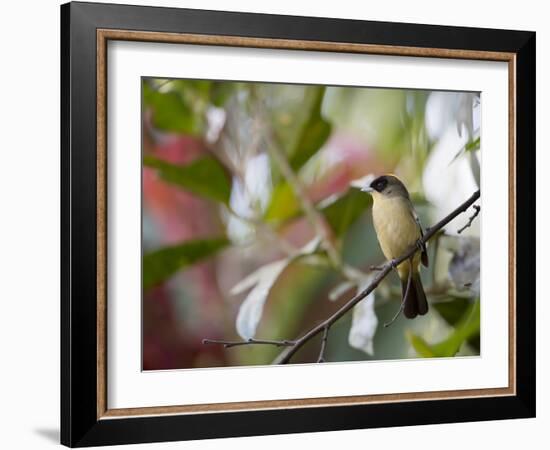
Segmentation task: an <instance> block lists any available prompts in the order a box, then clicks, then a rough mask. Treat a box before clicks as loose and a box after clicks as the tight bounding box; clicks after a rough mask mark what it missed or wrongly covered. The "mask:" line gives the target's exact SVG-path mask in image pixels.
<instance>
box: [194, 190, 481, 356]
mask: <svg viewBox="0 0 550 450" xmlns="http://www.w3.org/2000/svg"><path fill="white" fill-rule="evenodd" d="M479 198H480V191H479V190H478V191H476V192H474V193H473V194H472V196H471V197H470V198H469V199H468V200H466V201H465V202H464V203H462V204H461V205H460V206H458V207H457V208H456V209H455V210H454V211H453V212H451V213H450V214H449V215H447V216H446V217H444V218H443V219H441V220H440V221H439V222H437V223H436V224H435V225H433V226H432V227H431V228H427V229H426V232H425V234H424V236H423V237H422V239H420V240H419V241H418V243H417V244H415V245H414V246H412V247H411V249H410V250H408V251H407V252H405V253H404V254H403V255H401V256H400V257H399V258H396V259H393V260H391V261H386V262H385V263H384V265H383V266H381V267H379V269H380V270H379V271H378V274H377V275H376V277H375V278H374V279H373V280H372V282H371V283H370V284H369V285H368V286H367V287H366V288H365V289H363V290H362V291H361V292H360V293H359V294H357V295H356V296H355V297H353V298H351V299H350V300H348V301H347V302H346V303H345V304H344V305H342V306H341V307H340V308H339V309H338V310H337V311H336V312H335V313H334V314H332V315H331V316H330V317H329V318H327V319H326V320H324V321H323V322H321V323H319V324H318V325H316V326H314V327H313V328H311V329H310V330H309V331H307V332H306V333H305V334H303V335H302V336H301V337H299V338H298V339H295V340H293V341H258V342H255V341H254V340H253V339H249V340H248V341H214V340H207V339H205V341H206V342H205V341H203V342H205V343H219V344H223V345H225V346H235V345H248V344H255V343H264V344H271V345H276V346H278V347H281V346H285V347H287V348H285V349H284V350H283V351H282V352H281V353H280V354H279V355H278V356H277V357H276V358H275V360H274V361H273V364H287V363H289V362H290V360H291V358H292V356H294V354H295V353H296V352H297V351H298V350H299V349H300V348H302V347H303V346H304V344H306V342H308V341H309V340H310V339H312V338H314V337H315V336H317V335H318V334H319V333H321V332H322V333H323V339H322V341H321V352H320V355H319V360H323V361H324V351H325V347H326V341H327V339H328V330H329V329H330V327H331V326H332V325H333V324H334V323H335V322H336V321H338V320H339V319H340V318H341V317H342V316H344V315H345V314H346V313H347V312H348V311H350V310H351V309H352V308H353V307H354V306H355V305H357V304H358V303H359V302H360V301H361V300H363V299H364V298H365V297H367V296H368V295H369V294H370V293H371V292H373V291H374V290H375V289H376V288H377V287H378V285H379V284H380V282H381V281H382V280H383V279H384V278H386V276H388V274H389V273H390V272H391V271H392V269H393V268H395V267H397V266H398V265H399V264H401V263H402V262H403V261H405V260H407V259H410V258H412V256H413V255H414V254H415V253H416V252H417V251H419V249H420V247H421V245H422V244H425V243H426V242H428V241H429V240H430V239H431V238H432V237H433V236H435V235H436V234H437V232H438V231H439V230H441V229H442V228H443V227H445V226H446V225H447V224H448V223H449V222H451V221H452V220H454V219H455V218H456V217H457V216H459V215H460V214H462V213H464V212H465V211H467V210H468V208H469V207H470V206H472V204H473V203H475V202H476V201H477V200H478V199H479ZM476 210H477V208H476ZM476 215H477V214H476ZM472 220H473V219H472ZM407 286H408V287H410V283H409V280H407ZM408 287H407V289H408ZM400 311H401V309H400V310H399V312H400ZM237 343H238V344H237ZM285 343H286V344H285Z"/></svg>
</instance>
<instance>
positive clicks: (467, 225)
mask: <svg viewBox="0 0 550 450" xmlns="http://www.w3.org/2000/svg"><path fill="white" fill-rule="evenodd" d="M474 209H475V210H476V211H475V212H474V213H473V214H472V216H471V217H470V219H469V220H468V223H467V224H466V225H464V226H463V227H462V228H461V229H460V230H458V231H457V233H458V234H460V233H462V232H463V231H464V230H465V229H466V228H468V227H470V226H471V225H472V222H473V221H474V219H475V218H476V217H477V216H478V214H479V211H481V207H480V206H477V205H474Z"/></svg>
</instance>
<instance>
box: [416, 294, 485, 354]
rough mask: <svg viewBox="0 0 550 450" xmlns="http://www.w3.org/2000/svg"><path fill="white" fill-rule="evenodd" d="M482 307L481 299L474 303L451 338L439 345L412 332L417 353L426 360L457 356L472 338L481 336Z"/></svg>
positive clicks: (450, 335)
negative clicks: (463, 345)
mask: <svg viewBox="0 0 550 450" xmlns="http://www.w3.org/2000/svg"><path fill="white" fill-rule="evenodd" d="M479 327H480V306H479V299H478V300H477V301H476V302H475V303H473V304H472V305H471V306H470V307H469V308H468V309H467V310H466V311H465V312H464V314H463V316H462V318H461V319H460V321H459V322H458V323H457V324H456V327H455V329H454V330H453V331H452V332H451V334H449V336H448V337H447V338H446V339H445V340H443V341H441V342H439V343H437V344H433V345H430V344H428V343H427V342H426V341H425V340H424V339H422V338H421V337H420V336H417V335H415V334H413V333H411V332H408V333H407V338H408V339H409V342H410V343H411V345H412V346H413V348H414V349H415V350H416V352H417V353H418V354H419V355H420V356H423V357H425V358H432V357H449V356H455V355H456V353H457V352H458V351H459V350H460V347H461V346H462V344H463V343H464V341H467V340H469V339H471V338H474V337H476V336H477V335H479Z"/></svg>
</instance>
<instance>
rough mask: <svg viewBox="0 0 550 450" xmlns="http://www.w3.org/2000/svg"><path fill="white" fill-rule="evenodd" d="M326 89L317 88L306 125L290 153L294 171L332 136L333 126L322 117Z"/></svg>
mask: <svg viewBox="0 0 550 450" xmlns="http://www.w3.org/2000/svg"><path fill="white" fill-rule="evenodd" d="M325 89H326V88H325V87H324V86H320V87H316V88H315V91H314V98H313V102H312V106H311V111H310V114H309V117H308V118H307V121H306V122H305V123H304V125H303V127H302V130H301V131H300V134H299V135H298V138H297V140H296V142H295V143H294V145H293V146H292V148H291V149H290V152H289V156H290V159H289V162H290V166H291V167H292V169H294V170H295V171H297V170H298V169H300V167H302V166H303V165H304V164H305V163H306V162H307V161H308V160H309V159H310V158H311V157H312V156H313V155H314V154H315V153H316V152H317V151H318V150H319V149H320V148H321V147H322V146H323V144H324V143H325V142H326V140H327V139H328V137H329V136H330V132H331V130H332V126H331V124H330V123H329V122H327V121H326V120H325V119H324V118H323V117H322V116H321V108H322V105H323V98H324V96H325Z"/></svg>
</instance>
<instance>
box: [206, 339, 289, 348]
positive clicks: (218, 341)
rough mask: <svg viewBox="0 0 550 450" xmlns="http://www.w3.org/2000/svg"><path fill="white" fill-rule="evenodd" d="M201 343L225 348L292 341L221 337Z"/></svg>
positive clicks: (287, 345) (282, 343) (279, 344)
mask: <svg viewBox="0 0 550 450" xmlns="http://www.w3.org/2000/svg"><path fill="white" fill-rule="evenodd" d="M202 343H203V344H221V345H223V346H224V347H225V348H231V347H237V346H240V345H257V344H259V345H274V346H275V347H290V346H292V345H294V344H295V342H294V341H288V340H284V341H273V340H270V339H248V340H246V341H225V340H223V339H203V340H202Z"/></svg>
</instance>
